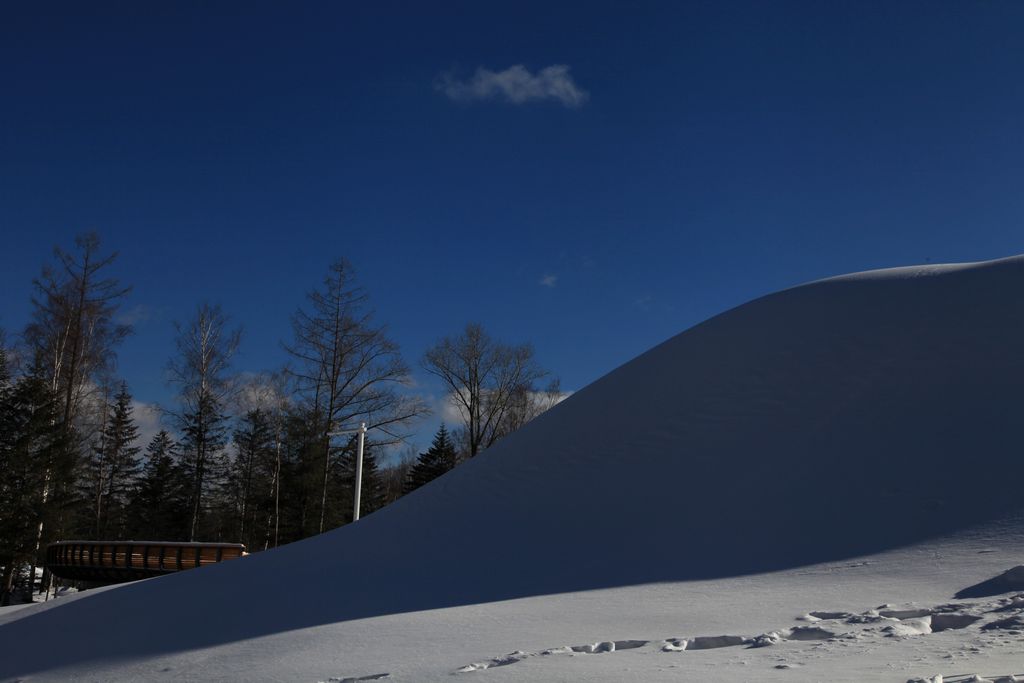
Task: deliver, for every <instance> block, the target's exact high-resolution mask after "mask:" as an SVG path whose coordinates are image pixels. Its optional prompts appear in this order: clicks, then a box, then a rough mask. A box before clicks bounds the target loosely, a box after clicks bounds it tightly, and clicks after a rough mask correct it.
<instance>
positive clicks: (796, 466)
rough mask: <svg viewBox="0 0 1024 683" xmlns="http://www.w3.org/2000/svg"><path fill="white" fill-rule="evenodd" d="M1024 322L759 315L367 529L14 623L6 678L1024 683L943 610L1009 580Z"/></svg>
mask: <svg viewBox="0 0 1024 683" xmlns="http://www.w3.org/2000/svg"><path fill="white" fill-rule="evenodd" d="M1022 293H1024V259H1022V258H1012V259H1004V260H1000V261H993V262H987V263H981V264H969V265H959V266H927V267H918V268H903V269H895V270H886V271H876V272H870V273H862V274H858V275H852V276H845V277H839V278H833V279H829V280H824V281H821V282H815V283H811V284H808V285H804V286H801V287H796V288H793V289H790V290H786V291H783V292H779V293H776V294H773V295H770V296H767V297H764V298H762V299H759V300H757V301H754V302H751V303H749V304H746V305H744V306H741V307H739V308H736V309H734V310H731V311H728V312H726V313H724V314H722V315H719V316H717V317H715V318H713V319H711V320H709V321H707V322H705V323H703V324H701V325H698V326H697V327H695V328H693V329H690V330H688V331H686V332H684V333H682V334H680V335H678V336H677V337H674V338H673V339H670V340H668V341H667V342H665V343H663V344H661V345H660V346H658V347H656V348H654V349H652V350H651V351H649V352H647V353H645V354H643V355H642V356H640V357H638V358H637V359H635V360H633V361H632V362H630V363H627V364H626V365H624V366H622V367H621V368H618V369H617V370H615V371H613V372H611V373H610V374H608V375H607V376H605V377H603V378H602V379H600V380H599V381H597V382H595V383H594V384H592V385H591V386H589V387H587V388H585V389H583V390H581V391H579V392H577V393H576V394H575V395H574V396H572V397H571V398H570V399H568V400H566V401H565V402H563V403H562V404H560V405H559V406H557V407H556V408H554V409H553V410H551V411H549V412H548V413H546V414H545V415H543V416H542V417H540V418H539V419H537V420H535V421H534V422H533V423H531V424H530V425H528V426H527V427H526V428H524V429H522V430H521V431H520V432H518V433H516V434H514V435H513V436H511V437H509V438H507V439H506V440H505V441H503V442H501V443H500V444H499V445H497V446H496V447H494V448H493V449H491V450H489V451H488V452H487V453H485V454H483V455H481V456H480V457H479V458H477V459H475V460H473V461H471V462H469V463H467V464H466V465H464V466H462V467H460V468H459V469H457V470H455V471H453V472H451V473H450V474H448V475H446V476H445V477H443V478H441V479H439V480H437V481H435V482H433V483H432V484H430V485H428V486H426V487H424V488H422V489H420V490H418V491H416V492H414V493H413V494H412V495H410V496H407V497H406V498H403V499H402V500H400V501H398V502H397V503H396V504H394V505H392V506H391V507H389V508H386V509H384V510H382V511H380V512H378V513H376V514H374V515H372V516H370V517H367V518H365V519H364V520H362V521H360V522H359V523H358V524H356V525H352V526H349V527H345V528H342V529H339V530H336V531H333V532H330V533H327V534H324V535H322V536H320V537H317V538H314V539H309V540H307V541H303V542H301V543H296V544H293V545H291V546H287V547H284V548H281V549H278V550H276V551H272V552H268V553H261V554H259V555H255V556H252V557H249V558H246V559H245V560H241V561H237V562H231V563H225V564H223V565H218V566H215V567H210V568H207V569H203V570H201V571H195V572H188V573H184V574H181V575H177V576H170V577H164V578H161V579H156V580H151V581H146V582H141V583H137V584H131V585H128V586H124V587H121V588H118V589H115V590H108V591H104V592H101V593H97V594H95V595H89V594H88V593H86V594H84V595H83V596H81V597H79V598H75V599H68V600H66V601H65V604H62V605H59V606H57V607H53V608H50V609H42V610H40V609H39V608H28V609H26V610H21V611H19V612H17V613H16V616H13V617H11V618H10V619H11V620H10V621H9V622H8V623H7V624H6V625H0V649H2V656H0V678H6V679H13V678H17V677H19V676H31V678H32V680H37V679H43V680H48V679H51V678H52V679H60V678H63V677H67V676H70V675H72V673H73V674H74V675H76V677H79V678H81V679H84V680H90V679H95V680H112V679H124V680H128V679H135V680H138V679H164V678H166V679H181V678H186V679H187V678H220V679H222V680H310V681H315V680H328V679H329V678H331V677H335V678H345V677H350V678H358V677H362V676H375V675H377V674H383V673H388V674H390V677H391V678H392V679H394V680H408V681H423V680H432V679H438V680H448V676H449V675H451V674H453V673H454V672H458V671H461V672H462V673H460V674H459V675H463V676H467V677H472V676H486V677H487V678H488V680H594V679H603V680H609V681H611V680H615V681H620V680H638V681H650V680H698V678H697V676H704V678H703V680H774V679H776V678H777V679H778V680H823V679H835V680H866V679H878V680H883V679H887V680H899V681H904V680H907V678H908V677H911V676H912V675H934V674H946V675H947V676H951V675H952V674H957V673H969V672H970V671H968V670H969V669H970V670H977V668H978V667H975V669H971V666H966V665H967V664H969V663H971V662H974V663H977V664H978V665H979V667H980V668H986V667H983V666H981V665H982V664H985V665H991V666H994V667H997V668H999V667H1002V668H1001V669H1000V670H999V671H993V672H992V673H1002V674H1009V673H1011V672H1012V671H1011V670H1012V669H1013V668H1016V670H1017V673H1022V674H1024V638H1022V636H1021V635H1020V634H1021V633H1022V632H1024V628H1022V626H1021V624H1018V623H1017V622H1014V621H1012V620H1011V621H1010V622H1005V623H1004V624H1003V626H995V627H991V628H989V627H990V626H991V624H994V623H996V622H999V621H1000V620H1001V619H1005V618H1011V619H1017V618H1018V615H1019V614H1020V615H1024V603H1021V602H1018V603H1014V602H1011V601H1009V600H1010V598H1009V597H1008V595H982V596H979V597H977V598H971V599H970V600H969V601H967V602H963V601H960V602H952V598H953V595H954V593H956V592H957V591H960V590H961V589H965V588H967V587H969V586H971V585H973V584H978V583H980V582H982V581H984V580H986V579H990V578H992V577H993V576H995V575H997V574H999V573H1001V572H1002V571H1003V570H1006V569H1009V568H1011V567H1012V566H1014V565H1017V564H1021V563H1022V562H1024V495H1022V494H1021V493H1020V491H1019V482H1020V481H1021V480H1022V478H1024V447H1022V445H1021V439H1020V434H1021V425H1022V424H1024V422H1022V419H1021V416H1022V415H1024V391H1022V389H1024V297H1022V296H1021V294H1022ZM579 343H580V344H586V343H587V340H586V339H580V340H579ZM1008 585H1009V584H1008ZM1011 587H1012V585H1011ZM981 592H983V593H984V592H986V591H981ZM897 602H914V603H916V604H914V605H909V606H907V605H897V606H895V607H893V606H887V607H886V606H883V607H880V605H881V604H882V603H897ZM812 612H817V613H818V614H817V615H816V616H815V615H812V614H811V613H812ZM801 616H802V617H803V620H802V621H800V620H798V621H794V619H795V618H796V617H801ZM974 617H977V618H974ZM1019 619H1021V620H1024V616H1020V617H1019ZM773 633H774V635H772V634H773ZM757 636H761V638H760V639H759V640H756V642H755V639H756V638H757ZM702 638H703V640H701V639H702ZM972 639H974V640H972ZM975 641H976V642H975ZM601 643H603V644H601ZM971 643H974V644H971ZM595 644H597V645H596V646H595ZM754 644H759V645H765V647H750V646H751V645H754ZM965 644H969V647H966V648H965ZM573 646H575V647H576V649H575V650H574V649H573ZM566 648H568V649H566ZM970 648H974V650H973V651H972V650H971V649H970ZM594 650H596V651H594ZM610 650H614V652H611V651H610ZM697 650H699V651H697ZM516 651H519V652H518V654H517V653H516ZM545 651H548V652H547V654H544V653H545ZM508 653H512V654H511V655H510V654H508ZM947 656H949V657H952V659H949V658H947ZM958 657H959V658H961V659H962V658H966V659H967V662H962V661H960V660H959V659H957V658H958ZM1014 658H1016V660H1015V659H1014ZM915 660H916V661H915ZM1015 662H1016V666H1015ZM965 666H966V669H965ZM702 672H703V673H702ZM982 673H985V672H984V671H982ZM947 680H956V679H955V678H952V679H947Z"/></svg>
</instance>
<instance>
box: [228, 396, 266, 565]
mask: <svg viewBox="0 0 1024 683" xmlns="http://www.w3.org/2000/svg"><path fill="white" fill-rule="evenodd" d="M234 441H235V449H236V452H235V457H234V461H233V462H232V466H231V475H230V490H231V494H232V498H233V501H234V506H233V507H234V510H235V513H236V515H237V538H238V540H239V541H240V542H241V543H244V544H245V545H246V546H247V547H255V546H256V544H257V543H258V542H259V541H260V540H262V537H263V535H265V531H266V530H265V529H264V530H263V531H262V532H261V531H260V530H259V529H258V528H257V524H258V520H259V519H260V518H262V517H265V516H266V513H267V510H268V508H269V507H270V503H271V501H270V500H269V495H270V494H271V493H273V477H274V471H275V466H276V461H275V455H276V454H275V448H274V427H273V425H272V424H271V422H270V418H269V416H268V415H267V413H266V412H264V411H263V410H260V409H256V410H250V411H249V412H248V413H246V415H245V417H244V418H242V421H241V424H240V425H239V428H238V429H236V430H235V434H234Z"/></svg>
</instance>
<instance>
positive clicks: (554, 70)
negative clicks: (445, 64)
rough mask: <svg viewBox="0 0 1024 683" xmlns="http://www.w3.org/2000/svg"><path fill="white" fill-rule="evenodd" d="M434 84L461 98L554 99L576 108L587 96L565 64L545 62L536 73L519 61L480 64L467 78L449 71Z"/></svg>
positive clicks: (459, 99)
mask: <svg viewBox="0 0 1024 683" xmlns="http://www.w3.org/2000/svg"><path fill="white" fill-rule="evenodd" d="M436 87H437V89H438V90H440V91H441V92H443V93H444V94H445V95H447V96H448V97H450V98H451V99H453V100H457V101H460V102H471V101H474V100H490V99H503V100H505V101H506V102H511V103H512V104H525V103H526V102H536V101H543V100H554V101H556V102H560V103H561V104H562V105H564V106H566V107H572V108H575V107H579V106H582V105H583V104H584V103H585V102H586V101H587V99H588V98H589V97H590V95H589V93H587V91H586V90H584V89H583V88H581V87H579V86H578V85H576V82H575V81H573V79H572V76H571V75H570V74H569V67H568V66H567V65H565V64H554V65H552V66H546V67H544V68H543V69H541V70H540V71H538V72H537V73H536V74H533V73H530V70H529V69H527V68H526V67H525V66H523V65H522V64H516V65H515V66H510V67H509V68H507V69H505V70H504V71H491V70H490V69H485V68H483V67H480V68H478V69H477V70H476V73H474V74H473V76H472V78H470V79H468V80H458V79H456V78H455V77H454V76H453V75H452V74H451V73H444V74H441V76H440V77H439V78H438V79H437V84H436Z"/></svg>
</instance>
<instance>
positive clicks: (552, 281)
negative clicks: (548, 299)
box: [537, 275, 558, 287]
mask: <svg viewBox="0 0 1024 683" xmlns="http://www.w3.org/2000/svg"><path fill="white" fill-rule="evenodd" d="M537 284H540V285H543V286H545V287H554V286H555V285H556V284H558V276H557V275H545V276H544V277H542V278H541V279H540V281H539V282H538V283H537Z"/></svg>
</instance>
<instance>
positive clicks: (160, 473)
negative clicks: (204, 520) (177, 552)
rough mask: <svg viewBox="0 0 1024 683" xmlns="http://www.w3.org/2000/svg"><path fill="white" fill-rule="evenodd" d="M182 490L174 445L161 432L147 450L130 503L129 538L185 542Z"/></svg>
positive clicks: (186, 514)
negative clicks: (130, 536)
mask: <svg viewBox="0 0 1024 683" xmlns="http://www.w3.org/2000/svg"><path fill="white" fill-rule="evenodd" d="M185 489H186V481H185V480H184V477H183V473H182V471H181V469H180V467H179V463H178V453H177V445H176V444H175V443H174V441H173V440H172V439H171V436H170V434H168V433H167V432H166V431H164V430H160V432H158V433H157V435H156V436H154V437H153V439H152V440H151V441H150V442H149V445H148V446H147V447H146V463H145V466H144V467H143V469H142V475H141V477H140V479H139V482H138V485H137V486H136V488H135V490H134V492H133V493H132V498H131V501H130V502H129V509H130V515H129V516H130V518H131V520H132V524H131V533H132V536H134V537H135V538H136V539H146V540H157V541H182V540H185V539H186V538H187V529H188V505H187V504H186V501H185Z"/></svg>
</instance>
